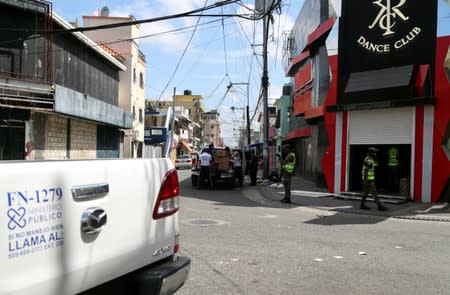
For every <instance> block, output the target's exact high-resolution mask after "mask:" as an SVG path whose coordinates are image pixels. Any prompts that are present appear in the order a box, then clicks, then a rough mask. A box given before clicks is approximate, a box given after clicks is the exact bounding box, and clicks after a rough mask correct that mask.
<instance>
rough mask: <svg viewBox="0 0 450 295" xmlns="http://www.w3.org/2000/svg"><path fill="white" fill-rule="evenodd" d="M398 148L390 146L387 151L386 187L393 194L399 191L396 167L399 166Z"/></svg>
mask: <svg viewBox="0 0 450 295" xmlns="http://www.w3.org/2000/svg"><path fill="white" fill-rule="evenodd" d="M398 158H399V152H398V148H397V147H395V146H392V147H390V148H389V149H388V186H389V188H390V189H391V191H393V192H398V190H399V178H398V167H399V165H400V161H399V159H398Z"/></svg>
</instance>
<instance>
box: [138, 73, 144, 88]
mask: <svg viewBox="0 0 450 295" xmlns="http://www.w3.org/2000/svg"><path fill="white" fill-rule="evenodd" d="M139 86H140V87H141V88H142V89H144V74H143V73H142V72H141V73H139Z"/></svg>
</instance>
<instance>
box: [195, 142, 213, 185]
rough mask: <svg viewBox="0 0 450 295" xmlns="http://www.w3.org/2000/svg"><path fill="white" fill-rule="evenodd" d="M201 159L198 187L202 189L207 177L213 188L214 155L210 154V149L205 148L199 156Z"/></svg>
mask: <svg viewBox="0 0 450 295" xmlns="http://www.w3.org/2000/svg"><path fill="white" fill-rule="evenodd" d="M199 160H200V175H199V177H198V182H197V188H198V189H200V188H201V186H202V184H203V183H204V182H205V179H207V180H208V184H209V188H210V189H212V188H213V184H212V179H211V162H212V156H211V154H210V151H209V149H207V148H205V149H203V151H202V153H201V154H200V156H199Z"/></svg>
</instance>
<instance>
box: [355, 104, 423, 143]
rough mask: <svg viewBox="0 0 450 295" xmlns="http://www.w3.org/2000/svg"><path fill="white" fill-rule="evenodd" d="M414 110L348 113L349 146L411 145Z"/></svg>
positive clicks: (394, 109) (379, 110)
mask: <svg viewBox="0 0 450 295" xmlns="http://www.w3.org/2000/svg"><path fill="white" fill-rule="evenodd" d="M413 126H414V108H412V107H407V108H392V109H378V110H364V111H352V112H349V133H348V136H349V144H350V145H352V144H413V139H414V128H413Z"/></svg>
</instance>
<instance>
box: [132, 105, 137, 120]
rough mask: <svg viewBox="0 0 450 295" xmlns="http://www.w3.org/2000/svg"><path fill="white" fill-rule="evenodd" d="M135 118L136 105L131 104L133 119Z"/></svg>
mask: <svg viewBox="0 0 450 295" xmlns="http://www.w3.org/2000/svg"><path fill="white" fill-rule="evenodd" d="M134 119H136V107H135V106H133V120H134Z"/></svg>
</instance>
